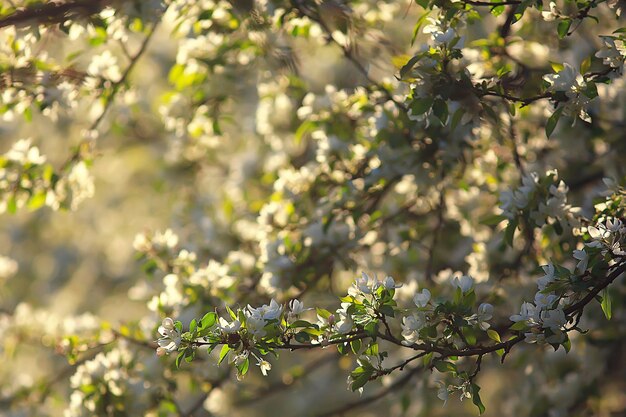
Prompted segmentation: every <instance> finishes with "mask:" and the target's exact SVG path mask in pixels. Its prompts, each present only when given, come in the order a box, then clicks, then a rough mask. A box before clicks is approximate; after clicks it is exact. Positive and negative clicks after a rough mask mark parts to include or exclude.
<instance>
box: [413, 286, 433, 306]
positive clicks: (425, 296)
mask: <svg viewBox="0 0 626 417" xmlns="http://www.w3.org/2000/svg"><path fill="white" fill-rule="evenodd" d="M429 301H430V291H428V289H426V288H424V289H423V290H422V291H421V292H418V293H417V294H415V296H414V297H413V302H414V303H415V305H416V306H418V307H426V305H427V304H428V302H429Z"/></svg>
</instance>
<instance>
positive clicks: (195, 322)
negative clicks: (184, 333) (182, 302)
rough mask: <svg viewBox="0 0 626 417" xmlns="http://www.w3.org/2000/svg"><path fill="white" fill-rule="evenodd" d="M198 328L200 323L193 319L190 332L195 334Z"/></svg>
mask: <svg viewBox="0 0 626 417" xmlns="http://www.w3.org/2000/svg"><path fill="white" fill-rule="evenodd" d="M196 327H198V322H197V321H196V319H192V320H191V323H189V332H190V333H193V331H194V330H196Z"/></svg>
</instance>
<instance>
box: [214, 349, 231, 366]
mask: <svg viewBox="0 0 626 417" xmlns="http://www.w3.org/2000/svg"><path fill="white" fill-rule="evenodd" d="M229 351H230V347H228V345H224V346H222V350H221V351H220V358H219V360H218V361H217V364H218V365H219V364H220V363H222V361H223V360H224V358H225V357H226V355H228V352H229Z"/></svg>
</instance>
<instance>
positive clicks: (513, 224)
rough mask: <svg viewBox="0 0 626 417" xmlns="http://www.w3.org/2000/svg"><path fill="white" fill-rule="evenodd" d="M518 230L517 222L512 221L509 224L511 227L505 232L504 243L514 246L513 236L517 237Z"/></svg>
mask: <svg viewBox="0 0 626 417" xmlns="http://www.w3.org/2000/svg"><path fill="white" fill-rule="evenodd" d="M516 228H517V220H511V221H510V222H509V225H508V226H507V227H506V229H505V230H504V241H505V242H506V244H507V245H509V246H513V236H514V235H515V229H516Z"/></svg>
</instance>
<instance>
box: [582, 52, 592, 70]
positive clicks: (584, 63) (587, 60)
mask: <svg viewBox="0 0 626 417" xmlns="http://www.w3.org/2000/svg"><path fill="white" fill-rule="evenodd" d="M589 68H591V56H588V57H587V58H585V59H583V61H582V62H581V63H580V73H581V74H584V73H586V72H587V71H589Z"/></svg>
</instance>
